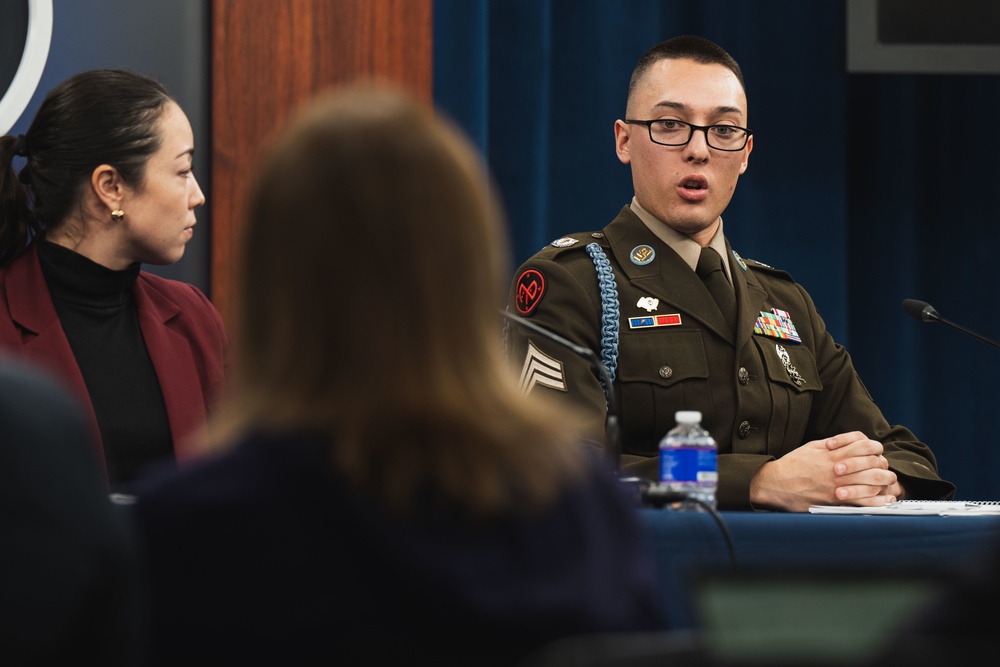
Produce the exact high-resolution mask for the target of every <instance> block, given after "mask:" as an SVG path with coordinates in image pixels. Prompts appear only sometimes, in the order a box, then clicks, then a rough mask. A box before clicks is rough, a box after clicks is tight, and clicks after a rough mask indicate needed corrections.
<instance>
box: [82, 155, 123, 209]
mask: <svg viewBox="0 0 1000 667" xmlns="http://www.w3.org/2000/svg"><path fill="white" fill-rule="evenodd" d="M90 188H91V190H93V192H94V195H95V196H96V197H97V198H98V199H99V200H100V201H101V203H102V204H103V205H104V206H106V207H107V209H108V210H109V211H113V210H115V209H119V208H121V203H122V198H123V197H124V195H125V184H124V183H123V182H122V178H121V175H120V174H119V173H118V170H117V169H115V168H114V167H112V166H111V165H109V164H102V165H99V166H98V167H96V168H95V169H94V171H93V173H91V175H90Z"/></svg>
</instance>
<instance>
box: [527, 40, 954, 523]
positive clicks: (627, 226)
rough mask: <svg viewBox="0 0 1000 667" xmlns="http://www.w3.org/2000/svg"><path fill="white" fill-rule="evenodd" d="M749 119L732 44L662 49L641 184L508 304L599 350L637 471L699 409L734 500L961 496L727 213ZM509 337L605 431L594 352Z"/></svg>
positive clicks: (640, 120) (641, 96)
mask: <svg viewBox="0 0 1000 667" xmlns="http://www.w3.org/2000/svg"><path fill="white" fill-rule="evenodd" d="M746 119H747V103H746V94H745V90H744V85H743V77H742V74H741V72H740V69H739V66H738V65H737V64H736V62H735V61H734V60H733V59H732V58H731V57H730V56H729V54H727V53H726V52H725V51H724V50H722V49H721V48H720V47H718V46H717V45H715V44H713V43H712V42H709V41H707V40H703V39H701V38H698V37H679V38H675V39H673V40H668V41H667V42H664V43H662V44H660V45H658V46H656V47H654V48H652V49H650V50H649V51H648V52H647V53H646V54H645V55H644V56H643V57H642V58H641V59H640V61H639V63H638V65H637V66H636V69H635V71H634V73H633V76H632V81H631V83H630V86H629V94H628V104H627V109H626V117H625V120H618V121H616V123H615V137H616V149H617V154H618V157H619V159H620V160H621V161H622V162H623V163H625V164H629V165H631V169H632V180H633V185H634V188H635V197H634V198H633V200H632V202H631V203H630V205H628V206H625V207H624V208H623V209H622V210H621V212H620V213H619V214H618V216H617V217H616V218H615V219H614V220H613V221H612V222H611V224H610V225H608V226H607V227H605V228H604V229H603V230H601V231H595V232H589V233H580V234H572V235H569V236H566V237H564V238H561V239H558V240H556V241H554V242H553V243H552V244H550V245H549V246H548V247H546V248H544V249H543V250H541V251H540V252H538V253H537V254H536V255H535V256H533V257H532V258H530V259H529V260H528V261H527V262H525V263H524V265H522V266H521V267H520V269H519V270H518V271H517V273H516V275H515V279H514V282H513V284H512V286H511V291H510V295H509V299H510V310H511V312H516V313H517V314H519V315H520V316H522V317H526V318H529V319H530V320H531V321H532V322H535V323H537V324H538V325H541V326H543V327H545V328H548V329H550V330H552V331H553V332H556V333H558V334H559V335H560V336H562V337H564V338H565V339H567V340H568V341H570V342H571V343H575V344H577V345H580V346H583V347H585V348H588V349H590V350H593V351H594V352H595V353H596V354H597V355H598V356H599V357H600V358H601V361H602V363H603V364H604V365H605V367H606V368H607V369H608V371H609V372H610V375H611V376H612V381H613V391H614V393H613V395H612V396H611V405H612V406H615V407H617V409H618V410H619V412H620V414H619V424H620V447H621V473H622V475H626V476H632V475H635V476H639V477H644V478H647V479H651V480H658V479H659V468H658V465H659V463H658V443H659V440H660V439H661V438H662V437H663V436H664V434H666V432H667V430H669V429H670V428H671V427H672V426H673V424H674V413H675V412H676V411H677V410H700V411H701V412H702V414H703V417H704V418H703V425H704V426H705V427H706V428H707V429H708V430H709V431H710V432H711V433H712V435H713V436H714V437H715V439H716V440H717V442H718V445H719V456H718V462H719V490H718V505H719V507H720V508H721V509H748V510H749V509H775V510H787V511H806V510H807V509H808V507H809V505H813V504H854V505H880V504H884V503H886V502H891V501H892V500H895V499H902V498H925V499H928V498H929V499H946V498H950V497H952V496H953V495H954V492H955V488H954V486H953V485H952V484H951V483H949V482H946V481H944V480H942V479H941V478H940V477H939V476H938V473H937V464H936V461H935V458H934V454H933V453H932V452H931V450H930V448H929V447H928V446H927V445H925V444H924V443H922V442H920V441H919V440H918V439H917V438H916V436H914V434H913V433H911V432H910V431H909V430H907V429H906V428H904V427H902V426H892V425H890V424H889V423H888V422H887V421H886V419H885V417H884V416H883V415H882V413H881V411H880V410H879V408H878V407H877V406H876V405H875V403H874V402H873V401H872V399H871V397H870V396H869V394H868V392H867V390H866V389H865V387H864V385H863V384H862V383H861V380H860V379H859V378H858V375H857V373H856V372H855V370H854V367H853V365H852V363H851V359H850V356H849V354H848V353H847V351H846V350H845V349H844V348H843V347H842V346H841V345H839V344H838V343H837V342H836V341H835V340H834V339H833V338H832V337H831V335H830V333H829V332H828V331H827V329H826V325H825V324H824V322H823V319H822V318H821V317H820V315H819V313H818V312H817V311H816V307H815V305H814V304H813V302H812V299H811V298H810V296H809V294H808V293H807V292H806V291H805V289H804V288H803V287H802V286H801V285H799V284H797V283H796V282H794V280H792V278H791V276H789V275H788V274H787V273H785V272H783V271H779V270H776V269H773V268H771V267H769V266H767V265H765V264H761V263H758V262H754V261H751V260H749V259H743V258H741V257H740V256H739V254H737V253H736V251H734V250H733V249H732V248H731V247H730V244H729V242H728V240H727V239H726V237H725V235H724V233H723V222H722V217H721V215H722V212H723V210H724V209H725V208H726V206H727V205H728V204H729V201H730V199H731V197H732V194H733V191H734V190H735V187H736V182H737V180H738V178H739V176H740V175H741V174H742V173H743V172H744V171H745V170H746V167H747V163H748V159H749V155H750V152H751V151H752V149H753V136H752V133H751V131H750V130H748V129H747V120H746ZM703 249H707V252H715V253H718V255H719V256H721V257H722V258H723V259H724V260H725V261H724V262H723V267H722V268H723V270H724V271H725V275H726V277H727V280H725V282H724V283H723V284H724V285H725V286H726V288H727V289H728V290H729V291H731V292H732V293H733V294H734V295H735V301H736V304H737V305H736V306H733V307H732V308H733V310H734V312H733V313H731V314H729V315H727V314H724V312H723V308H724V306H720V305H718V304H717V302H716V300H715V299H714V298H713V293H712V292H710V291H709V287H707V286H706V282H703V279H702V278H701V277H699V275H698V274H696V272H695V269H696V267H697V266H698V264H699V258H700V256H701V254H702V251H703ZM706 257H711V255H706ZM727 298H728V299H729V300H732V298H733V297H732V295H730V296H728V297H727ZM727 318H728V319H727ZM508 345H509V348H510V349H509V351H510V354H511V357H512V360H513V361H514V362H515V363H517V364H519V365H520V367H521V381H522V387H523V389H524V390H525V391H529V392H530V391H558V392H564V393H565V395H566V397H567V398H568V399H570V401H571V402H573V403H575V404H576V405H578V406H580V407H582V408H584V410H585V413H586V414H589V415H593V420H592V423H591V424H590V433H591V434H592V435H593V436H594V437H595V438H596V439H602V440H603V439H605V432H604V426H605V417H606V414H607V406H608V403H609V399H608V396H607V394H606V392H605V388H604V387H603V384H602V378H601V374H600V373H599V372H598V371H597V369H596V368H595V365H594V364H593V363H591V362H590V361H588V359H587V358H585V357H584V356H581V355H579V354H577V353H575V352H573V351H570V350H569V349H567V348H566V347H564V346H560V345H558V344H556V343H554V342H553V341H551V340H549V339H547V338H545V337H543V336H539V335H538V334H537V333H535V332H533V331H531V330H530V329H529V328H527V327H524V326H520V325H518V324H516V323H513V324H511V325H510V327H509V332H508ZM611 444H614V443H611Z"/></svg>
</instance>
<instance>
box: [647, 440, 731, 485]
mask: <svg viewBox="0 0 1000 667" xmlns="http://www.w3.org/2000/svg"><path fill="white" fill-rule="evenodd" d="M715 454H716V452H715V450H714V449H712V448H693V447H692V448H689V449H688V448H685V449H662V450H660V481H661V482H686V483H689V484H690V483H696V484H715V483H716V482H717V481H718V479H719V472H718V468H717V467H716V460H715Z"/></svg>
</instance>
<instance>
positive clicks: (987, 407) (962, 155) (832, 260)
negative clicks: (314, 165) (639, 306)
mask: <svg viewBox="0 0 1000 667" xmlns="http://www.w3.org/2000/svg"><path fill="white" fill-rule="evenodd" d="M845 17H846V9H845V5H844V1H843V0H810V1H809V2H802V1H801V0H756V1H754V2H748V1H745V0H699V2H679V1H675V0H614V1H611V0H603V1H602V0H435V5H434V62H435V65H434V91H435V92H434V96H435V99H436V101H437V102H438V104H439V105H440V106H441V107H442V108H443V109H444V110H445V111H446V112H447V113H448V114H449V115H451V116H452V117H453V118H454V119H455V120H456V121H458V123H459V124H460V125H462V126H463V127H464V128H465V129H466V131H467V132H468V133H469V134H470V135H471V136H472V137H473V139H474V140H475V141H476V142H477V144H478V145H479V146H480V148H481V149H482V151H483V153H484V154H485V156H486V158H487V161H488V163H489V165H490V167H491V168H492V170H493V172H494V174H495V176H496V179H497V181H498V183H499V186H500V189H501V194H502V196H503V200H504V205H505V208H506V213H507V217H508V220H509V223H510V230H511V247H512V249H513V253H514V258H513V259H514V261H515V263H520V262H521V261H523V260H524V259H525V258H527V257H528V256H529V255H531V254H532V253H534V252H535V251H536V250H538V249H539V248H541V247H542V246H544V245H545V244H546V243H548V242H549V241H551V240H553V239H555V238H557V237H559V236H561V235H563V234H565V233H568V232H573V231H586V230H596V229H600V228H602V227H603V226H605V225H606V224H607V223H608V222H610V220H611V219H612V218H613V217H614V215H615V214H616V213H617V212H618V210H619V209H620V208H621V206H622V205H624V204H626V203H628V201H630V199H631V196H632V186H631V176H630V173H629V169H628V167H627V166H626V165H622V164H621V163H619V162H618V160H617V158H616V156H615V153H614V133H613V124H614V121H615V119H616V118H620V117H621V116H622V114H623V112H624V105H625V94H626V90H627V85H628V79H629V76H630V74H631V71H632V68H633V66H634V65H635V62H636V60H637V59H638V58H639V56H640V55H641V54H642V53H643V52H644V51H645V50H646V49H647V48H649V47H650V46H652V45H654V44H656V43H658V42H660V41H662V40H664V39H666V38H668V37H671V36H674V35H678V34H684V33H696V34H701V35H704V36H705V37H708V38H710V39H712V40H714V41H716V42H718V43H719V44H721V45H722V46H723V47H725V48H726V49H727V50H728V51H729V52H730V53H732V54H733V56H734V57H735V58H736V59H737V60H738V61H739V62H740V65H741V67H742V68H743V73H744V77H745V79H746V84H747V89H748V103H749V123H748V124H749V126H750V127H751V128H752V129H753V131H754V142H755V144H754V151H753V153H752V155H751V157H750V167H749V169H748V170H747V173H746V174H745V175H744V176H743V177H742V178H741V180H740V184H739V185H738V187H737V191H736V195H735V197H734V198H733V201H732V203H731V205H730V207H729V209H728V210H727V211H726V213H725V214H724V215H723V217H724V219H725V221H726V232H727V234H728V235H729V237H730V239H731V240H732V242H733V245H734V247H735V248H736V249H737V250H738V251H739V252H740V253H741V254H742V255H743V256H744V257H751V258H754V259H757V260H760V261H762V262H765V263H767V264H771V265H773V266H776V267H779V268H782V269H785V270H787V271H789V272H790V273H791V274H792V275H793V276H794V277H795V279H796V280H798V281H799V282H801V283H802V284H804V285H805V286H806V287H807V288H808V289H809V291H810V293H811V294H812V296H813V297H814V299H815V301H816V304H817V306H818V307H819V310H820V313H821V314H822V315H823V317H824V319H825V320H826V322H827V324H828V326H829V328H830V330H831V332H832V333H833V334H834V336H835V337H836V338H837V339H838V340H839V341H840V342H841V343H843V344H844V345H845V346H846V347H847V348H848V349H849V350H850V351H851V354H852V357H853V359H854V362H855V364H856V366H857V368H858V371H859V373H860V374H861V377H862V379H863V380H864V382H865V384H866V385H867V387H868V389H869V391H870V392H871V393H872V395H873V397H874V398H875V400H876V402H878V403H879V405H880V406H881V407H882V409H883V411H884V412H885V414H886V417H887V418H888V419H889V421H890V422H893V423H902V424H906V425H907V426H909V427H910V428H911V429H912V430H914V431H915V432H916V433H917V435H918V436H919V437H920V438H921V439H923V440H924V441H926V442H928V443H929V444H931V446H932V447H933V448H934V450H935V452H936V453H937V455H938V463H939V467H940V469H941V473H942V475H943V476H944V477H946V478H948V479H950V480H951V481H953V482H955V483H956V484H957V485H958V497H960V498H963V499H1000V475H998V469H1000V439H998V437H997V423H998V419H1000V404H998V403H1000V402H998V400H997V399H998V397H1000V389H998V388H997V387H998V382H997V379H996V378H997V377H998V376H1000V349H996V348H993V347H990V346H988V345H985V344H983V343H982V342H979V341H976V340H974V339H973V338H971V337H968V336H965V335H963V334H962V333H960V332H958V331H955V330H953V329H951V328H948V327H946V326H945V325H943V324H931V323H919V322H917V321H916V320H914V319H912V318H910V317H909V316H907V315H906V314H905V313H904V312H903V311H902V309H901V307H900V303H901V301H902V300H903V299H906V298H916V299H922V300H925V301H928V302H930V303H931V304H933V305H934V306H935V307H936V308H937V309H938V311H939V312H940V313H941V315H942V317H944V318H946V319H949V320H952V321H954V322H957V323H959V324H961V325H962V326H965V327H967V328H969V329H972V330H975V331H977V332H980V333H982V334H984V335H986V336H988V337H991V338H1000V310H998V308H997V304H998V303H1000V294H998V287H1000V278H998V276H997V271H996V268H995V264H996V262H995V255H996V253H997V249H998V248H1000V239H998V236H1000V225H998V224H997V223H998V214H997V212H996V210H995V203H994V200H995V197H996V193H997V190H998V187H1000V164H998V163H1000V132H997V131H996V128H997V125H996V124H995V122H994V116H995V114H996V112H997V109H1000V77H998V76H988V75H969V74H947V75H945V74H936V75H923V74H854V73H848V72H847V69H846V37H845V34H846V33H845V24H846V22H845ZM997 30H998V31H1000V26H998V27H997ZM513 268H514V267H512V268H511V271H512V272H513Z"/></svg>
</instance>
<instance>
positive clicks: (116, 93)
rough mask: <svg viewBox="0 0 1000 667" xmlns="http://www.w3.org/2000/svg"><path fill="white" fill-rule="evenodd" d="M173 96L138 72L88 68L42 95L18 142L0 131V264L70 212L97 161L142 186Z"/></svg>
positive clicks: (6, 261) (11, 258) (127, 181)
mask: <svg viewBox="0 0 1000 667" xmlns="http://www.w3.org/2000/svg"><path fill="white" fill-rule="evenodd" d="M172 99H173V98H172V97H171V95H170V94H169V93H168V92H167V90H166V88H164V87H163V85H162V84H160V83H159V82H158V81H155V80H153V79H151V78H149V77H147V76H144V75H142V74H138V73H135V72H130V71H126V70H116V69H100V70H91V71H87V72H82V73H80V74H76V75H74V76H72V77H70V78H69V79H67V80H66V81H64V82H62V83H61V84H59V85H58V86H56V87H55V88H53V89H52V90H51V91H50V92H49V94H48V95H46V96H45V100H44V101H43V102H42V105H41V106H40V107H39V109H38V113H36V114H35V118H34V120H33V121H32V122H31V126H30V127H29V128H28V131H27V133H26V134H25V135H24V137H23V139H20V142H19V139H18V138H17V137H13V136H5V137H0V266H3V265H6V264H8V263H10V262H11V261H12V260H13V259H14V258H15V257H17V255H18V254H20V252H21V251H22V250H23V249H24V248H25V246H27V245H28V243H30V241H31V240H32V239H33V238H34V237H35V236H36V235H37V234H39V233H40V232H42V231H43V230H45V229H51V228H54V227H55V226H57V225H59V224H60V223H61V222H62V221H64V220H65V219H66V218H67V217H69V215H70V213H71V212H72V210H73V208H74V207H75V206H77V205H78V204H79V201H80V197H81V194H82V193H83V188H84V187H85V183H86V182H88V181H89V179H90V176H91V174H92V173H93V170H94V169H95V168H96V167H97V166H99V165H101V164H109V165H111V166H112V167H114V168H115V169H116V170H118V173H119V175H120V176H121V178H122V180H123V181H125V182H126V183H128V184H129V185H131V186H133V187H135V188H140V187H142V184H143V176H144V174H145V166H146V162H147V161H148V159H149V157H150V156H151V155H152V154H153V153H155V152H156V151H157V149H159V147H160V144H161V138H160V135H159V132H158V128H157V122H158V121H159V119H160V117H161V115H162V114H163V110H164V107H165V106H166V104H167V102H169V101H171V100H172ZM19 143H20V145H19ZM18 149H22V150H23V152H24V154H25V164H24V167H23V168H22V169H21V173H20V175H18V174H15V173H14V167H13V159H14V156H15V154H17V152H18Z"/></svg>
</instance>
